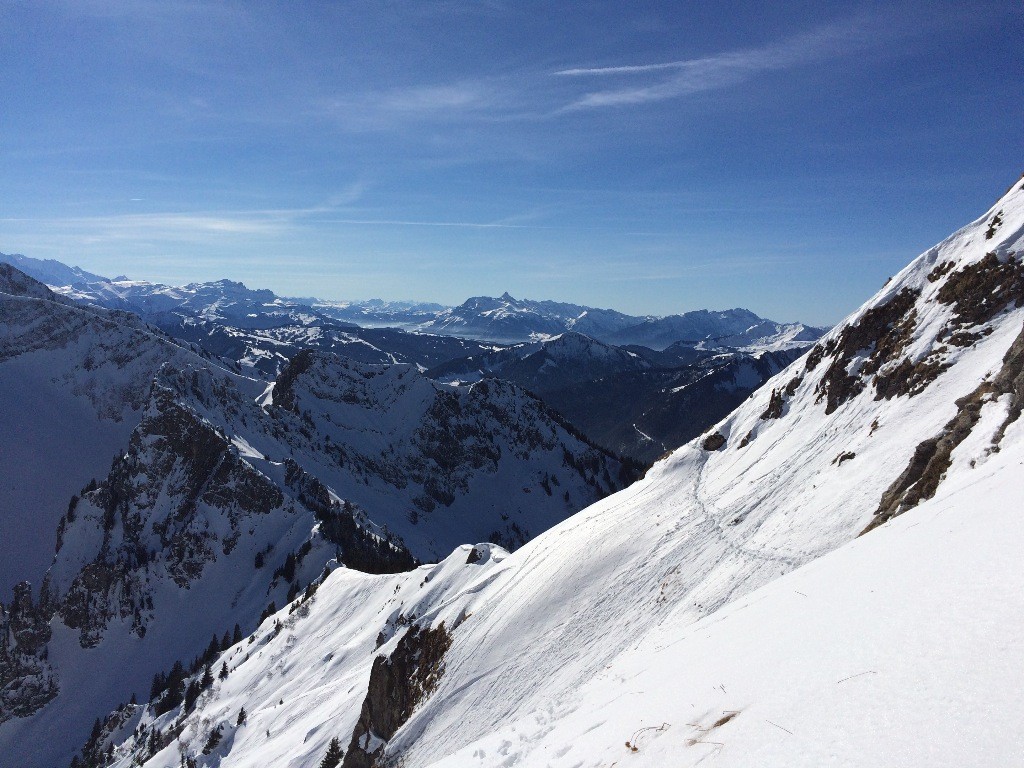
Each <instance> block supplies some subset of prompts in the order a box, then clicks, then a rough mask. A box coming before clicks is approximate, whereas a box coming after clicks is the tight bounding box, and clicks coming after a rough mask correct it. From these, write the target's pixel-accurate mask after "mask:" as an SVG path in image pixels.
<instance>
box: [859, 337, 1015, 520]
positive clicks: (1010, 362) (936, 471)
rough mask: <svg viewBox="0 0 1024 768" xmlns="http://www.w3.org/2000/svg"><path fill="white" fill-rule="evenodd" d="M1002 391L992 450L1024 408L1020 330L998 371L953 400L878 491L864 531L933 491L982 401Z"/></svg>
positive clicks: (977, 417)
mask: <svg viewBox="0 0 1024 768" xmlns="http://www.w3.org/2000/svg"><path fill="white" fill-rule="evenodd" d="M1003 396H1009V400H1008V403H1007V415H1006V417H1005V418H1004V420H1003V422H1002V423H1001V424H1000V426H999V428H998V429H997V430H996V431H995V433H994V434H993V436H992V441H991V450H998V448H999V442H1000V441H1001V440H1002V437H1003V434H1004V433H1005V432H1006V428H1007V427H1008V426H1009V425H1010V424H1012V423H1013V422H1015V421H1016V420H1017V419H1018V418H1019V417H1020V414H1021V410H1022V408H1024V330H1022V331H1021V333H1020V334H1019V335H1018V336H1017V338H1016V340H1015V341H1014V342H1013V344H1012V345H1011V346H1010V348H1009V349H1008V350H1007V352H1006V355H1005V357H1004V358H1003V366H1002V368H1001V369H1000V371H999V373H998V374H997V375H996V376H995V377H993V379H992V380H991V381H984V382H982V383H981V384H980V385H979V386H978V388H977V389H975V390H974V391H973V392H972V393H971V394H969V395H967V396H966V397H962V398H960V399H959V400H957V401H956V405H957V413H956V416H954V417H953V418H952V419H950V420H949V422H948V423H947V424H946V425H945V426H944V427H943V428H942V431H941V432H940V433H939V434H938V435H936V436H935V437H931V438H929V439H927V440H924V441H922V442H921V443H920V444H919V445H918V446H917V448H916V449H915V451H914V455H913V456H912V457H911V459H910V462H909V464H908V465H907V468H906V469H905V470H903V473H902V474H901V475H900V476H899V477H898V478H897V479H896V480H895V482H893V484H892V485H890V486H889V488H888V489H886V491H885V493H884V494H883V495H882V500H881V502H880V503H879V505H878V509H877V510H876V511H875V516H874V518H873V519H872V520H871V522H870V523H869V524H868V525H867V527H866V528H865V529H864V531H862V533H867V532H868V531H870V530H872V529H874V528H876V527H878V526H879V525H881V524H882V523H885V522H886V521H888V520H891V519H892V518H894V517H896V516H897V515H900V514H903V513H904V512H906V511H907V510H908V509H912V508H913V507H915V506H917V505H918V504H920V503H921V502H922V501H924V500H925V499H930V498H931V497H932V496H934V495H935V491H936V490H937V489H938V487H939V484H940V483H941V482H942V479H943V477H944V476H945V473H946V470H947V469H949V466H950V464H951V463H952V454H953V451H954V450H955V449H956V447H957V446H958V445H960V443H962V442H963V441H964V440H965V439H967V437H968V436H969V435H970V434H971V432H972V430H973V429H974V427H975V426H976V425H977V423H978V421H979V420H980V419H981V411H982V409H983V408H984V407H985V405H986V404H988V403H991V402H992V401H994V400H997V399H999V398H1000V397H1003Z"/></svg>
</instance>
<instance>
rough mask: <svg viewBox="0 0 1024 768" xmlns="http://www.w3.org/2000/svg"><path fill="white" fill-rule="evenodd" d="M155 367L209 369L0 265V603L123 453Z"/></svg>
mask: <svg viewBox="0 0 1024 768" xmlns="http://www.w3.org/2000/svg"><path fill="white" fill-rule="evenodd" d="M165 362H169V363H171V364H173V365H177V366H184V365H186V364H187V362H194V363H196V364H200V365H211V366H212V365H216V363H214V362H212V361H209V360H207V359H205V358H203V357H202V356H201V355H200V354H199V350H197V349H195V348H189V347H188V346H187V345H183V344H179V343H176V342H175V341H173V340H172V339H170V338H168V337H166V336H165V335H163V334H161V333H160V332H158V331H157V330H156V329H154V328H151V327H149V326H147V325H145V324H144V323H142V322H141V321H140V320H139V319H138V318H137V317H136V316H135V315H132V314H127V313H123V312H116V311H109V310H105V309H100V308H92V307H80V306H77V305H75V304H74V303H73V302H71V301H69V300H68V299H66V298H63V297H61V296H58V295H56V294H54V293H52V292H51V291H50V290H49V289H47V288H46V286H44V285H42V284H41V283H39V282H37V281H36V280H33V279H32V278H29V277H27V276H26V275H25V274H24V273H22V272H20V271H18V270H17V269H14V268H12V267H11V266H10V265H8V264H0V402H3V403H4V407H3V408H0V434H2V435H3V436H4V439H3V440H0V487H2V488H3V493H0V526H2V527H0V534H2V535H0V600H6V599H7V596H8V595H9V594H10V590H11V588H12V587H13V586H14V584H16V583H18V582H19V581H22V580H23V579H28V580H30V581H32V582H33V583H36V584H38V583H39V581H40V580H41V578H42V576H43V573H44V572H45V570H46V568H47V567H48V566H49V564H50V561H51V560H52V558H53V550H54V542H55V538H54V536H55V531H56V529H57V522H58V520H59V519H60V518H61V516H62V515H63V514H64V512H65V511H66V509H67V505H68V501H69V499H70V498H71V496H72V494H75V493H77V492H78V491H79V490H80V489H81V488H82V487H83V486H85V484H86V483H88V482H89V481H90V480H91V479H94V478H101V477H103V476H104V475H105V474H106V473H107V471H108V470H109V467H110V461H111V458H112V457H114V456H115V455H117V454H118V453H119V452H120V451H121V450H123V448H124V446H125V445H127V442H128V436H129V435H130V434H131V432H132V430H133V429H135V427H136V426H137V425H138V423H139V421H140V420H141V418H142V411H143V409H144V407H145V405H146V402H147V398H148V396H149V390H150V386H151V384H152V381H153V377H154V376H155V375H156V373H157V372H158V371H159V370H160V367H161V365H163V364H164V363H165ZM258 387H259V385H257V388H258ZM257 391H258V389H257Z"/></svg>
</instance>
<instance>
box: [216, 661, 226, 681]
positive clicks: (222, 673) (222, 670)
mask: <svg viewBox="0 0 1024 768" xmlns="http://www.w3.org/2000/svg"><path fill="white" fill-rule="evenodd" d="M217 677H219V678H220V679H221V680H226V679H227V677H228V663H227V662H226V661H225V662H224V663H223V664H221V666H220V673H219V674H218V675H217Z"/></svg>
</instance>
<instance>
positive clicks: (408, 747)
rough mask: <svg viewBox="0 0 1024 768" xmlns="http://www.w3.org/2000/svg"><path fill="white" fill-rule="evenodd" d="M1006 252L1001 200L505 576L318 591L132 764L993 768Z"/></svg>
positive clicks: (1014, 479) (1009, 281)
mask: <svg viewBox="0 0 1024 768" xmlns="http://www.w3.org/2000/svg"><path fill="white" fill-rule="evenodd" d="M1022 240H1024V192H1022V191H1021V185H1020V184H1017V185H1015V187H1014V188H1013V190H1011V192H1009V193H1008V194H1007V195H1006V196H1005V197H1004V198H1003V199H1002V200H1001V201H1000V202H999V203H998V204H997V206H996V207H994V208H993V209H992V210H991V211H989V212H988V213H987V214H986V215H985V216H984V217H983V218H981V219H979V220H978V221H976V222H974V223H973V224H971V225H969V226H968V227H966V228H965V229H963V230H961V231H960V232H958V233H957V234H955V235H954V236H952V237H951V238H950V239H949V240H947V241H945V242H944V243H943V244H941V245H940V246H937V247H936V248H934V249H931V250H930V251H928V252H927V253H925V254H923V255H922V256H921V257H919V258H918V259H917V260H915V261H914V262H913V263H912V264H911V265H910V266H909V267H908V268H907V269H905V270H904V271H903V272H901V273H900V274H899V275H897V276H896V277H895V278H894V279H893V280H892V281H891V283H890V284H888V285H887V286H886V287H885V288H884V289H883V290H882V291H881V292H880V293H879V294H878V295H876V296H875V297H874V298H873V299H872V300H871V301H869V302H868V303H867V304H866V305H865V306H864V307H862V308H861V309H860V310H859V311H858V312H856V313H854V315H853V316H851V318H850V319H848V320H847V321H846V322H845V323H843V324H842V325H841V326H839V327H838V328H837V329H835V330H834V331H833V332H832V333H830V334H829V335H828V336H827V337H826V338H824V339H823V340H822V341H821V342H820V343H819V344H818V345H817V346H816V347H815V348H814V350H812V351H811V353H810V354H809V355H808V356H806V357H805V358H803V359H801V360H798V361H797V362H796V363H794V364H793V365H792V366H790V368H788V369H787V370H786V371H783V372H782V373H781V374H779V375H778V376H777V377H776V378H775V379H774V380H773V381H771V382H769V384H768V386H766V387H765V388H763V389H762V390H760V391H759V392H758V393H756V394H755V395H754V396H753V397H752V398H751V399H750V400H749V401H748V402H747V403H746V404H744V405H743V406H742V407H740V408H739V409H738V410H737V411H736V412H734V413H733V414H732V415H731V416H729V417H728V418H727V419H725V420H724V421H723V422H722V423H721V424H719V425H718V427H717V429H715V430H714V431H713V432H712V433H710V434H708V435H707V436H705V437H704V438H702V439H698V440H695V441H694V442H692V443H690V444H688V445H686V446H684V447H683V448H681V449H680V450H678V451H676V452H675V453H674V454H673V455H672V456H671V457H669V458H668V459H666V460H665V461H662V462H660V463H658V464H657V465H656V466H655V467H654V469H652V470H651V472H649V473H648V475H647V477H646V478H645V479H644V480H642V481H640V482H638V483H636V484H634V485H633V486H631V487H630V488H628V489H626V490H625V491H622V492H621V493H618V494H616V495H614V496H611V497H609V498H607V499H604V500H603V501H601V502H598V503H597V504H595V505H593V506H591V507H589V508H588V509H586V510H584V511H583V512H581V513H579V514H577V515H575V516H574V517H572V518H570V519H569V520H567V521H566V522H564V523H562V524H561V525H559V526H557V527H555V528H553V529H552V530H550V531H549V532H547V533H546V534H544V535H542V536H540V537H538V538H536V539H534V540H533V541H532V542H530V543H529V544H527V545H526V546H524V547H523V548H521V549H520V550H519V551H517V552H516V553H514V554H512V555H510V556H506V555H504V553H502V552H500V551H497V550H494V549H493V548H489V547H477V548H475V549H473V550H472V551H470V549H469V548H468V547H467V548H462V549H460V550H457V551H456V552H455V553H453V554H452V555H451V556H450V557H449V558H447V559H446V560H445V561H443V562H442V563H440V564H439V565H437V566H424V567H423V568H421V569H420V570H419V571H418V572H415V573H413V574H410V575H406V576H391V577H379V578H378V577H367V576H357V575H354V574H351V573H349V572H346V571H338V572H335V573H334V574H333V575H332V576H331V577H330V578H328V579H327V581H326V583H325V584H324V585H322V586H321V587H320V589H319V591H318V592H317V594H316V595H315V596H314V597H313V598H312V599H311V600H312V602H307V603H306V604H305V605H304V606H303V607H299V608H297V610H295V611H294V612H293V613H291V614H288V613H287V612H285V613H282V614H281V615H279V617H278V618H277V619H276V620H277V621H280V622H282V625H281V629H280V630H276V629H275V627H274V622H275V619H270V620H268V622H266V623H265V624H264V625H263V627H262V628H261V629H260V631H259V632H258V633H257V635H256V637H255V638H254V639H253V642H252V643H251V644H247V643H246V642H245V641H243V643H242V644H240V645H239V646H236V647H235V648H233V649H231V650H229V651H228V652H227V660H229V667H231V668H233V670H232V671H231V672H230V674H229V676H228V678H227V679H226V680H225V681H224V682H223V683H216V684H215V685H214V687H213V690H212V692H209V693H207V694H204V696H203V697H201V698H200V700H199V702H198V703H197V705H196V709H195V711H194V712H192V713H191V714H187V715H185V716H183V717H182V718H181V719H180V720H178V721H177V722H178V725H177V728H180V732H177V731H176V732H171V733H169V734H168V733H167V731H168V728H169V727H170V726H171V725H172V722H173V721H175V720H176V718H178V716H179V713H178V712H177V711H175V712H170V713H168V714H167V715H164V718H165V719H164V720H161V721H160V722H158V723H156V725H157V726H159V727H160V728H161V730H162V731H164V732H165V735H167V741H168V742H169V743H168V745H167V746H166V748H163V749H162V750H158V751H157V753H156V755H155V756H152V757H153V759H151V760H149V762H147V763H146V764H147V765H151V766H165V765H169V764H172V763H173V759H175V758H177V757H178V756H179V755H180V754H184V755H185V756H187V757H192V758H194V759H195V760H196V764H197V765H204V766H205V765H221V766H255V765H263V764H266V762H267V761H268V760H271V761H272V762H274V764H276V765H284V766H305V765H311V764H315V762H316V761H317V760H318V759H319V757H320V756H321V755H322V754H323V752H324V750H325V749H326V747H327V744H328V742H329V741H330V739H331V738H332V737H335V736H337V737H340V739H341V741H342V743H343V744H344V745H345V746H346V749H347V754H346V758H345V763H344V765H345V766H346V767H347V768H351V767H352V766H367V765H404V766H407V767H408V768H413V767H414V766H429V765H438V766H441V765H444V766H464V765H473V766H493V765H548V764H550V765H555V766H591V765H593V766H597V765H611V764H615V763H622V764H624V763H625V761H626V760H635V761H638V762H640V763H641V764H645V765H665V764H672V763H671V762H668V760H669V758H670V760H671V761H672V762H679V763H681V764H684V765H685V764H694V763H696V762H698V761H701V760H707V761H708V762H711V763H713V762H714V761H719V762H721V763H722V764H729V765H763V764H785V765H821V764H823V763H829V762H833V763H836V764H854V765H877V764H879V763H884V764H899V765H906V764H909V765H934V764H950V765H960V764H965V763H966V764H979V763H980V764H1012V763H1013V761H1015V760H1017V759H1018V758H1019V755H1020V748H1021V743H1020V736H1019V728H1016V723H1017V722H1018V721H1019V719H1020V715H1021V706H1020V702H1019V696H1018V693H1017V692H1018V691H1019V686H1020V683H1021V682H1022V679H1021V673H1020V671H1019V664H1016V663H1015V660H1018V659H1019V657H1020V652H1021V644H1022V638H1021V634H1020V619H1019V616H1020V608H1021V607H1022V606H1021V597H1020V595H1021V594H1022V593H1021V590H1020V587H1021V577H1020V574H1019V568H1018V567H1017V562H1016V561H1017V557H1016V552H1018V551H1019V549H1020V545H1021V544H1022V543H1024V540H1022V534H1024V529H1022V527H1021V525H1020V522H1019V520H1018V519H1017V517H1018V516H1017V515H1016V514H1015V507H1016V506H1019V504H1016V503H1015V502H1016V500H1017V499H1019V498H1020V494H1021V490H1022V485H1021V480H1020V478H1021V474H1020V466H1021V463H1022V461H1024V425H1022V422H1021V421H1020V420H1018V418H1017V417H1018V416H1019V414H1020V409H1021V405H1022V404H1024V333H1022V324H1024V309H1022V308H1021V306H1020V305H1021V304H1024V268H1022V266H1021V264H1020V261H1019V258H1020V257H1019V255H1018V253H1019V249H1020V247H1021V244H1022ZM988 254H992V255H988ZM894 371H896V372H898V375H893V372H894ZM928 499H931V501H929V500H928ZM921 502H923V503H921ZM1011 507H1012V508H1011ZM876 513H878V514H877V515H876ZM900 513H905V514H904V516H903V517H900V518H897V519H896V520H895V522H894V523H892V524H890V525H888V526H884V527H883V528H882V529H881V530H877V531H872V532H871V533H870V534H869V535H868V536H866V537H864V538H861V539H858V538H857V536H858V534H859V533H860V532H862V531H864V530H865V529H866V528H869V527H871V526H872V524H873V522H877V521H878V520H881V519H885V518H888V517H890V516H891V515H893V514H900ZM844 545H845V546H844ZM837 549H838V550H839V551H837V552H834V554H832V555H831V556H829V557H823V556H825V555H827V554H828V553H830V552H833V551H834V550H837ZM818 558H823V559H821V560H819V561H818V562H816V563H813V564H812V565H810V566H808V567H806V568H803V569H801V570H800V571H799V572H798V573H794V574H791V575H790V576H789V577H788V578H785V579H780V577H782V576H785V575H786V574H788V573H790V572H791V571H795V570H796V569H798V568H800V567H801V566H804V565H806V564H808V563H811V561H814V560H817V559H818ZM470 561H471V562H470ZM296 607H297V606H296ZM442 624H443V627H444V629H443V630H442V629H441V627H442ZM409 625H411V627H412V628H407V627H409ZM378 646H379V647H378ZM381 656H383V657H384V658H383V659H382V658H380V657H381ZM388 702H392V704H391V705H388ZM242 706H244V707H245V709H246V710H247V712H248V713H250V715H249V716H250V718H251V719H250V720H249V721H248V722H247V723H246V724H243V725H242V726H240V727H236V726H235V725H233V724H234V723H235V722H236V716H237V712H238V709H239V708H240V707H242ZM979 708H985V709H986V716H985V717H977V716H976V712H977V711H978V709H979ZM893 709H895V710H896V713H895V714H894V712H893ZM733 712H736V713H737V714H736V715H735V716H734V717H733V718H731V719H729V720H727V721H723V718H725V717H727V716H728V715H729V714H732V713H733ZM972 714H974V715H975V716H974V717H972ZM125 716H126V717H128V718H129V720H128V723H127V725H126V728H125V729H123V730H122V731H121V732H119V734H118V735H117V737H116V738H115V740H117V741H121V742H123V743H122V744H121V746H120V747H118V751H117V760H116V761H115V764H117V765H128V764H129V763H130V760H132V759H134V758H138V759H139V760H145V759H146V758H147V757H150V756H151V755H149V753H148V752H147V751H146V750H144V749H142V748H141V747H140V745H139V743H138V741H137V740H135V739H134V738H133V737H132V736H131V735H130V733H129V731H130V730H131V729H134V728H136V727H137V726H141V727H142V729H143V730H145V729H147V728H149V727H150V726H151V725H152V719H151V715H150V714H148V713H147V712H145V711H144V710H142V709H139V710H132V711H131V712H126V713H125ZM716 723H717V725H716ZM663 724H664V725H663ZM218 726H220V727H221V735H222V738H221V741H220V743H219V744H218V745H216V746H213V747H211V748H210V750H209V754H203V746H204V745H205V744H208V743H209V740H208V737H209V732H210V730H211V729H212V728H216V727H218ZM645 728H649V730H642V729H645ZM176 733H177V735H175V734H176ZM951 734H955V737H954V738H950V735H951ZM126 737H127V738H126ZM627 741H628V742H630V744H632V745H633V746H635V747H636V748H637V751H636V752H633V751H631V750H630V749H629V748H627V747H626V746H625V744H626V742H627Z"/></svg>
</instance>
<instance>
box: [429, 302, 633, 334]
mask: <svg viewBox="0 0 1024 768" xmlns="http://www.w3.org/2000/svg"><path fill="white" fill-rule="evenodd" d="M637 321H638V318H635V317H631V316H630V315H624V314H622V313H621V312H616V311H614V310H611V309H595V308H593V307H584V306H580V305H577V304H566V303H562V302H557V301H532V300H530V299H516V298H513V297H512V296H511V295H510V294H509V293H508V292H505V293H503V294H502V295H501V296H499V297H497V298H493V297H490V296H474V297H473V298H470V299H467V300H466V301H464V302H463V303H462V304H460V305H459V306H457V307H450V308H448V309H445V310H443V311H442V312H440V313H438V314H437V316H436V317H435V318H433V319H432V320H430V321H429V322H426V323H422V324H421V325H420V326H419V327H420V329H422V330H425V331H429V332H431V333H444V334H447V335H452V336H464V337H468V338H474V339H488V340H492V341H499V342H505V343H519V342H524V341H537V340H541V339H544V338H549V337H551V336H557V335H559V334H562V333H565V332H566V331H575V332H577V333H582V334H585V335H587V336H591V337H594V338H601V337H604V336H607V335H608V334H609V333H614V332H615V331H618V330H621V329H623V328H627V327H629V326H631V325H634V324H635V323H636V322H637Z"/></svg>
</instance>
